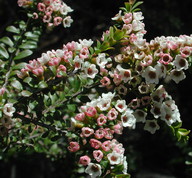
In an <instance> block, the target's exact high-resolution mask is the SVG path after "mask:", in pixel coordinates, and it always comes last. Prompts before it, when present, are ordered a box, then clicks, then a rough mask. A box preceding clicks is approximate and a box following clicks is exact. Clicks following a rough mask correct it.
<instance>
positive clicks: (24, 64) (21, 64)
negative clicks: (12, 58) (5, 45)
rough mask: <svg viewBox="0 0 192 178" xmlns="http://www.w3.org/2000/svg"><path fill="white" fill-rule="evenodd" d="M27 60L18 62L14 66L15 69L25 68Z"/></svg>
mask: <svg viewBox="0 0 192 178" xmlns="http://www.w3.org/2000/svg"><path fill="white" fill-rule="evenodd" d="M26 64H27V63H26V62H21V63H18V64H16V65H15V66H13V68H12V69H13V70H20V69H23V68H25V66H26Z"/></svg>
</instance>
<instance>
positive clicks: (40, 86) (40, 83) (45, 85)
mask: <svg viewBox="0 0 192 178" xmlns="http://www.w3.org/2000/svg"><path fill="white" fill-rule="evenodd" d="M47 87H48V85H47V83H46V82H45V81H41V82H39V84H38V88H47Z"/></svg>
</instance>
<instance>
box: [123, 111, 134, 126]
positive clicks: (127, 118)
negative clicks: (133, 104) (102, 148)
mask: <svg viewBox="0 0 192 178" xmlns="http://www.w3.org/2000/svg"><path fill="white" fill-rule="evenodd" d="M132 113H133V111H132V110H131V109H129V108H128V109H127V110H126V111H125V113H123V114H122V116H121V121H122V125H123V127H130V128H133V129H134V128H135V124H136V118H135V116H134V115H133V114H132Z"/></svg>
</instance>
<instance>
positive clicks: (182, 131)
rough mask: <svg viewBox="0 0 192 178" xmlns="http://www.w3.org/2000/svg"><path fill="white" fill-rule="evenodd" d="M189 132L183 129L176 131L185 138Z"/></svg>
mask: <svg viewBox="0 0 192 178" xmlns="http://www.w3.org/2000/svg"><path fill="white" fill-rule="evenodd" d="M190 132H191V131H190V130H187V129H183V128H180V129H179V130H178V133H179V134H180V135H182V136H187V135H188V134H189V133H190Z"/></svg>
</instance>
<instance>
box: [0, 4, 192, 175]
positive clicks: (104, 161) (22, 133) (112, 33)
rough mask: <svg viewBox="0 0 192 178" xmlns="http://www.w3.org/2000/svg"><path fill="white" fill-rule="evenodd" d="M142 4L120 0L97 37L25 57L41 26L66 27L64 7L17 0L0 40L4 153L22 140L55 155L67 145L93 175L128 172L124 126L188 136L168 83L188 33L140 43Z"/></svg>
mask: <svg viewBox="0 0 192 178" xmlns="http://www.w3.org/2000/svg"><path fill="white" fill-rule="evenodd" d="M141 4H142V2H140V1H138V2H136V1H135V0H134V1H129V2H126V3H125V7H122V8H120V10H119V12H118V14H116V15H115V16H114V17H113V18H112V20H113V21H114V25H113V26H111V27H110V28H109V29H108V30H107V31H105V32H103V35H102V37H101V38H100V39H99V40H97V41H95V42H94V41H93V40H91V39H89V40H86V39H79V41H77V42H75V41H72V42H68V43H67V44H64V45H63V46H62V47H61V48H60V49H57V50H50V51H47V52H44V53H42V55H41V56H39V57H38V58H36V59H30V58H29V56H30V55H31V54H32V53H33V51H35V49H36V48H37V46H38V41H39V37H40V35H41V33H42V32H43V30H44V29H45V28H49V29H50V28H53V27H55V26H58V25H59V24H63V26H64V27H69V26H70V24H71V23H72V21H73V20H72V19H71V17H70V16H69V15H68V13H70V12H72V9H71V8H70V7H69V6H67V5H66V4H65V3H64V2H63V1H61V0H34V1H33V0H18V5H19V6H20V7H23V8H24V9H25V10H26V12H27V14H28V22H27V23H26V22H24V21H20V22H19V23H17V24H16V26H9V27H7V31H8V32H11V33H13V34H14V35H12V36H11V37H3V38H1V39H0V41H1V44H0V59H1V68H2V71H1V73H2V75H1V77H0V84H1V89H0V103H1V106H0V117H1V119H0V139H1V142H2V145H1V150H2V151H1V153H2V154H3V151H4V150H9V149H14V148H20V147H22V146H23V145H25V146H26V147H29V148H30V147H31V148H33V149H34V150H35V151H36V152H43V153H46V154H47V155H48V156H55V157H56V158H60V157H62V158H65V157H66V155H67V154H69V153H70V154H72V155H74V156H75V160H76V164H77V165H78V166H79V167H80V168H81V169H82V170H83V173H87V174H88V175H89V176H90V177H92V178H95V177H109V178H110V177H115V178H117V177H126V178H127V177H130V175H129V171H128V162H127V155H126V152H125V151H126V149H125V148H124V146H123V144H122V143H120V141H119V138H120V137H121V136H123V134H124V132H123V131H124V129H137V125H138V124H140V125H141V126H142V127H140V128H142V129H144V130H145V131H148V132H150V133H151V134H155V132H157V131H158V130H159V129H161V126H164V125H166V126H167V127H169V128H171V129H172V131H173V135H174V136H175V137H176V138H177V139H178V141H184V142H187V140H188V139H189V136H188V134H189V133H190V131H189V130H187V129H184V128H182V120H181V117H180V113H179V108H178V106H177V105H176V102H175V101H174V99H173V98H172V96H171V95H170V94H169V93H168V92H167V90H166V89H167V86H168V84H169V83H170V82H175V83H176V84H178V83H179V82H180V81H182V80H184V79H185V78H186V74H185V71H187V70H189V69H190V67H191V64H192V36H187V35H180V36H178V37H173V36H168V37H164V36H162V37H156V38H154V39H153V40H151V41H147V40H146V39H145V38H144V35H145V34H146V33H147V31H146V30H145V24H144V23H143V19H144V17H143V15H142V12H141V11H140V9H139V8H138V6H139V5H141ZM165 84H166V86H165ZM120 135H121V136H120Z"/></svg>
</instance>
